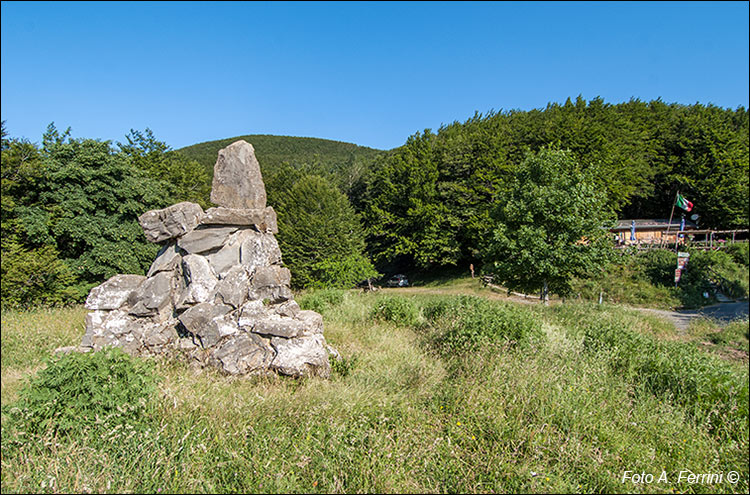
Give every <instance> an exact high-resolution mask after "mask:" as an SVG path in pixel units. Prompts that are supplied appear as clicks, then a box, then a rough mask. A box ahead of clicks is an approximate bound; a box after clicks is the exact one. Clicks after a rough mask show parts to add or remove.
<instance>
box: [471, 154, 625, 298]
mask: <svg viewBox="0 0 750 495" xmlns="http://www.w3.org/2000/svg"><path fill="white" fill-rule="evenodd" d="M606 202H607V195H606V193H605V192H604V191H603V190H602V189H601V186H598V185H597V184H596V181H595V179H594V178H593V177H592V174H591V173H588V172H586V171H584V170H582V169H581V167H580V165H579V164H578V163H577V162H576V161H575V159H574V158H573V156H572V153H570V152H568V151H560V150H550V149H542V150H540V151H539V152H538V153H529V154H528V155H527V157H526V159H525V160H524V161H523V162H522V163H521V165H520V166H519V167H518V170H517V171H516V172H515V174H514V175H513V178H512V179H511V186H510V188H509V190H508V192H507V194H505V195H503V196H502V197H500V198H498V200H497V202H496V204H495V206H494V207H493V209H492V211H491V212H490V226H489V229H488V232H487V235H486V236H485V238H484V240H483V242H482V258H483V260H484V271H485V272H486V273H491V274H493V275H494V276H495V277H496V278H497V279H498V280H499V281H500V282H501V283H502V284H503V285H504V286H505V287H507V288H508V289H509V290H521V291H524V292H527V293H528V292H533V291H537V290H542V294H543V296H544V297H545V298H546V295H547V292H548V291H551V292H555V293H557V294H567V293H568V292H569V291H570V287H571V286H570V282H571V280H572V277H574V276H582V275H587V274H593V273H597V272H598V271H599V270H600V269H601V268H602V267H603V266H605V264H606V262H607V261H608V259H609V253H610V252H611V251H612V243H611V238H610V237H611V236H610V234H609V232H608V231H607V230H606V228H604V227H607V226H608V223H610V222H611V221H612V220H614V216H613V215H612V214H611V213H610V211H609V210H608V209H607V208H606Z"/></svg>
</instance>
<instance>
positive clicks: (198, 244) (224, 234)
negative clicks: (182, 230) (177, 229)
mask: <svg viewBox="0 0 750 495" xmlns="http://www.w3.org/2000/svg"><path fill="white" fill-rule="evenodd" d="M237 229H238V227H236V226H231V227H219V228H205V227H202V228H199V229H195V230H193V231H191V232H190V233H189V234H187V235H185V236H183V237H181V238H180V239H179V240H178V241H177V245H178V246H179V247H180V248H182V249H184V250H185V251H187V252H188V253H190V254H199V253H205V252H206V251H210V250H212V249H217V248H220V247H221V246H223V245H224V243H225V242H226V240H227V238H228V237H229V235H230V234H232V233H234V232H236V231H237Z"/></svg>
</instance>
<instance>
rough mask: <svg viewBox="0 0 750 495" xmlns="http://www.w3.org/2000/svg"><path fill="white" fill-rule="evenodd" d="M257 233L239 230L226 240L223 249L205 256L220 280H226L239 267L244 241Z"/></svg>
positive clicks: (250, 230)
mask: <svg viewBox="0 0 750 495" xmlns="http://www.w3.org/2000/svg"><path fill="white" fill-rule="evenodd" d="M255 233H256V232H255V231H254V230H252V229H244V230H239V231H237V232H235V233H233V234H231V235H230V236H229V237H228V238H227V239H226V241H225V242H224V245H223V246H222V247H221V249H219V250H218V251H213V252H210V253H206V254H204V256H205V257H206V259H207V260H208V262H209V264H210V265H211V268H213V269H214V272H215V273H216V275H217V276H218V277H219V278H224V277H225V276H226V274H227V272H228V271H229V270H230V269H231V268H232V267H234V266H236V265H239V263H240V247H241V245H242V240H243V239H245V238H246V237H247V236H248V235H252V234H255Z"/></svg>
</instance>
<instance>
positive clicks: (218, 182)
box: [211, 140, 266, 209]
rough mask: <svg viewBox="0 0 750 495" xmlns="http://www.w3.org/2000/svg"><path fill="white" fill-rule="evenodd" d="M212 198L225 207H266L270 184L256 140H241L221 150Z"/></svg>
mask: <svg viewBox="0 0 750 495" xmlns="http://www.w3.org/2000/svg"><path fill="white" fill-rule="evenodd" d="M211 201H212V202H214V203H216V204H217V205H219V206H223V207H225V208H241V209H248V208H251V209H263V208H265V207H266V186H265V185H264V184H263V178H262V177H261V175H260V164H259V163H258V159H257V158H255V148H253V145H252V144H250V143H248V142H247V141H242V140H240V141H236V142H234V143H232V144H230V145H229V146H227V147H226V148H224V149H222V150H219V157H218V159H217V160H216V164H215V165H214V179H213V183H212V184H211Z"/></svg>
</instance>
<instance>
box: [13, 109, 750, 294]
mask: <svg viewBox="0 0 750 495" xmlns="http://www.w3.org/2000/svg"><path fill="white" fill-rule="evenodd" d="M10 124H12V123H10ZM749 131H750V122H749V120H748V111H747V109H745V108H743V107H739V108H737V109H736V110H731V109H723V108H718V107H715V106H712V105H703V104H694V105H682V104H676V103H672V104H668V103H664V102H662V101H661V100H655V101H650V102H642V101H639V100H631V101H629V102H626V103H621V104H608V103H605V102H604V101H603V100H602V99H600V98H596V99H594V100H591V101H588V102H587V101H585V100H584V99H582V98H581V97H578V98H577V99H575V100H574V101H573V100H570V99H569V100H567V101H566V102H565V103H563V104H558V103H550V104H549V105H547V107H546V108H544V109H535V110H531V111H520V110H510V111H498V112H495V111H492V112H489V113H487V114H475V115H474V116H473V117H472V118H470V119H468V120H466V121H465V122H454V123H452V124H449V125H444V126H442V127H441V128H440V129H438V130H437V131H436V132H433V131H432V130H429V129H427V130H425V131H423V132H417V133H415V134H414V135H412V136H410V137H409V138H408V139H407V140H406V142H405V143H404V145H402V146H400V147H398V148H395V149H393V150H389V151H380V150H373V149H370V148H365V147H360V146H356V145H354V144H349V143H339V142H335V141H327V140H322V139H313V138H293V137H280V136H264V135H248V136H239V137H236V138H228V139H225V140H220V141H212V142H206V143H201V144H196V145H193V146H189V147H187V148H183V149H180V150H173V149H171V148H170V147H169V146H168V145H167V144H166V143H163V142H161V141H158V140H157V139H156V137H155V136H154V135H153V133H152V132H151V131H150V130H148V129H146V130H145V131H143V132H140V131H131V133H130V134H129V135H128V136H126V141H125V142H124V143H116V144H113V143H111V142H108V141H104V142H103V141H100V140H96V139H72V138H71V137H70V132H69V131H67V132H64V133H60V132H59V131H58V130H57V129H56V128H55V127H54V126H52V125H51V126H50V127H49V128H48V129H47V132H46V133H45V134H44V137H43V140H42V143H41V145H40V144H34V143H31V142H29V141H28V140H27V139H24V138H11V137H9V133H8V132H9V131H8V130H7V129H6V123H5V122H3V136H2V300H3V304H4V305H14V306H15V305H31V304H36V303H48V304H55V303H64V302H69V301H80V300H81V298H83V297H84V296H85V294H86V293H87V291H88V290H89V289H90V288H91V287H92V286H94V285H96V284H98V283H101V281H103V280H104V279H106V278H107V277H109V276H111V275H113V274H114V273H118V272H119V273H143V272H145V271H146V270H147V269H148V266H149V263H150V261H151V260H152V258H153V255H154V253H155V252H156V249H157V246H154V245H150V244H149V243H147V242H146V240H145V238H144V236H143V234H142V232H141V231H140V227H139V226H138V223H137V216H138V215H140V214H141V213H143V212H145V211H146V210H148V209H152V208H161V207H164V206H168V205H169V204H173V203H175V202H178V201H193V202H197V203H199V204H201V205H202V206H203V207H204V208H205V207H208V206H210V202H209V201H208V194H209V191H210V184H211V173H212V167H213V163H214V162H215V160H216V154H217V151H218V150H219V149H220V148H222V147H224V146H226V145H228V144H230V143H231V142H233V141H234V140H236V139H240V138H242V139H245V140H247V141H248V142H250V143H251V144H253V145H254V147H255V148H256V152H257V156H258V159H259V161H260V163H261V167H262V173H263V177H264V180H265V182H266V187H267V191H268V198H269V204H270V205H272V206H274V207H275V208H276V210H277V213H278V216H279V224H280V227H281V230H280V233H279V236H278V238H279V242H280V243H281V247H282V252H283V253H284V254H285V259H284V261H285V262H286V263H287V265H289V266H290V269H291V270H292V273H293V280H295V278H296V280H297V286H298V287H308V286H320V285H323V286H336V285H338V286H351V284H353V283H354V282H355V281H356V280H357V279H358V278H360V277H362V278H364V277H366V276H372V275H374V274H375V269H374V268H377V269H378V270H379V271H380V272H381V273H389V272H393V271H394V270H399V271H401V270H403V271H409V270H415V269H418V270H426V271H429V270H432V269H435V268H436V267H445V266H456V265H461V266H463V265H465V266H468V263H476V264H477V265H478V266H482V265H484V266H487V267H489V265H490V262H492V263H493V264H494V265H493V266H500V265H498V263H499V262H501V261H502V260H500V259H498V257H504V258H505V259H511V258H513V254H514V253H512V252H511V251H508V249H511V250H512V249H520V247H518V246H517V245H515V244H513V243H509V242H506V241H507V240H508V239H512V238H514V237H513V236H509V235H507V232H506V230H507V229H505V227H506V225H504V224H503V222H509V220H507V219H509V218H513V219H515V220H514V222H516V225H517V227H518V228H522V229H527V230H528V228H527V227H523V225H524V222H526V225H533V223H534V222H536V223H541V220H540V219H550V218H551V221H549V222H546V223H549V224H550V227H549V228H550V229H554V228H555V224H559V225H563V224H566V225H574V224H576V222H574V221H573V217H574V216H576V215H578V216H582V215H588V216H591V217H592V218H598V219H601V222H605V220H606V219H612V218H614V217H616V216H617V217H619V218H667V217H668V216H669V214H670V210H671V207H672V204H673V201H674V199H675V195H676V193H677V191H680V192H681V194H682V195H683V196H685V197H686V198H688V199H689V200H690V201H692V202H693V203H694V205H695V208H694V210H693V213H696V214H698V215H700V218H699V224H700V226H701V227H711V228H727V229H728V228H747V227H748V223H749V222H748V208H749V205H750V199H749V189H750V185H749V184H748V178H749V171H748V162H749V159H748V156H749V152H748V148H749V145H748V142H749ZM560 163H562V164H567V165H565V166H564V167H563V168H561V167H560V166H559V165H555V164H560ZM535 164H536V165H535ZM552 165H554V166H552ZM534 170H536V171H537V172H534ZM570 170H575V173H576V174H579V175H580V176H581V177H584V176H585V177H586V181H585V182H586V184H585V187H584V188H583V189H581V188H578V187H575V186H576V185H575V182H576V181H570V180H569V179H566V180H565V181H562V182H561V181H559V180H557V179H556V177H557V176H544V177H542V176H539V177H530V176H529V175H528V174H532V175H533V174H535V173H536V174H538V173H541V172H539V171H545V172H544V174H548V173H554V174H558V176H559V177H569V176H570ZM550 171H552V172H550ZM524 174H526V175H524ZM524 184H526V185H524ZM528 184H532V185H533V189H534V191H536V192H535V193H534V194H535V196H533V197H532V196H529V194H522V193H521V191H520V189H519V188H527V189H528V187H529V186H528ZM556 184H567V185H566V186H565V187H567V188H568V189H567V191H572V192H566V190H565V189H561V188H560V187H557V186H556ZM581 191H589V192H590V193H591V194H594V195H595V196H596V197H597V198H599V199H598V200H597V202H596V205H597V206H596V208H597V210H603V211H597V212H586V211H585V210H578V209H577V208H579V207H580V205H585V204H588V203H586V202H585V201H578V202H576V201H572V202H566V201H565V198H566V197H567V196H566V194H567V195H570V194H572V195H580V194H582V193H581ZM586 194H589V193H586ZM545 197H547V198H548V199H547V200H545ZM553 197H554V198H557V199H556V201H557V203H552V202H551V200H549V198H553ZM511 198H512V201H511ZM519 198H521V199H519ZM523 198H527V199H523ZM505 199H508V201H505ZM584 199H585V198H584ZM519 201H531V202H532V203H533V204H534V205H539V208H538V209H537V213H539V212H542V211H543V212H544V214H543V215H541V213H540V214H539V215H537V217H536V219H535V218H534V216H533V213H534V212H533V211H529V212H528V215H526V216H524V215H520V214H519V211H515V212H514V211H510V210H508V208H509V207H508V205H514V204H517V203H518V202H519ZM590 204H594V203H590ZM515 208H516V209H517V210H518V206H515ZM533 208H535V206H533V207H532V206H531V205H528V206H527V209H529V210H532V209H533ZM572 212H575V215H572ZM594 213H596V214H594ZM589 214H590V215H589ZM558 218H559V219H560V222H555V219H558ZM564 219H565V221H564V222H563V221H562V220H564ZM529 222H532V223H531V224H530V223H529ZM566 222H567V223H566ZM501 224H502V225H501ZM503 232H505V234H502V235H501V233H503ZM545 232H546V231H545ZM526 233H528V232H526ZM579 234H581V233H580V232H576V235H579ZM514 235H515V234H514ZM539 235H542V236H543V235H545V234H544V232H542V233H540V234H539ZM498 236H499V237H498ZM502 236H505V237H504V238H505V241H503V242H500V238H501V237H502ZM553 237H554V236H553ZM553 237H549V239H552V238H553ZM568 237H570V236H568ZM594 237H596V236H595V235H594V234H591V235H589V236H588V238H591V239H593V238H594ZM529 238H530V239H533V236H531V237H529ZM579 238H580V235H579ZM500 244H503V245H504V246H505V247H504V250H498V246H499V245H500ZM531 244H533V242H532V243H531ZM531 244H529V246H530V249H534V248H533V246H531ZM576 249H578V250H583V249H584V248H583V247H581V246H580V245H579V246H577V247H576ZM539 252H544V251H539ZM287 253H288V254H287ZM561 256H562V257H563V259H564V258H567V257H569V255H568V254H565V252H563V251H561ZM584 258H586V257H585V256H584V257H583V258H581V259H584ZM519 259H520V258H519ZM537 259H538V257H537ZM371 262H372V264H371ZM489 271H492V270H489ZM561 286H566V284H562V285H561Z"/></svg>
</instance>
